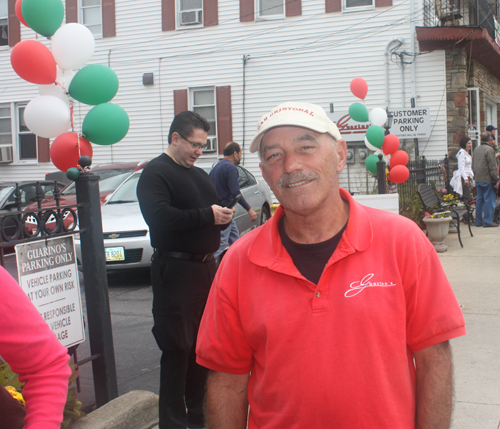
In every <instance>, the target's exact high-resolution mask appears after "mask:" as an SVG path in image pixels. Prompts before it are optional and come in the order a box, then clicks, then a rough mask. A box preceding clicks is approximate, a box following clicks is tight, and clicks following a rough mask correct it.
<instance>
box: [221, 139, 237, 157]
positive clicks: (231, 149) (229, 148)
mask: <svg viewBox="0 0 500 429" xmlns="http://www.w3.org/2000/svg"><path fill="white" fill-rule="evenodd" d="M240 150H241V147H240V145H239V144H238V143H236V142H229V143H228V144H227V145H226V147H225V148H224V152H223V154H224V156H231V155H232V154H233V153H235V152H239V151H240Z"/></svg>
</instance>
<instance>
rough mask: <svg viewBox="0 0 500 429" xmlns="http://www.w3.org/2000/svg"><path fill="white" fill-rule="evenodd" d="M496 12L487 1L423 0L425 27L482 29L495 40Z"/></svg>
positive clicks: (494, 7)
mask: <svg viewBox="0 0 500 429" xmlns="http://www.w3.org/2000/svg"><path fill="white" fill-rule="evenodd" d="M497 13H498V11H497V10H496V6H494V5H493V6H492V5H490V4H489V3H488V1H487V0H425V1H424V26H425V27H443V26H454V27H482V28H486V29H487V30H488V33H489V34H490V36H491V37H492V38H493V39H495V17H496V16H497Z"/></svg>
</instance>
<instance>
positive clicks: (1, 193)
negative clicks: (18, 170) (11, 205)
mask: <svg viewBox="0 0 500 429" xmlns="http://www.w3.org/2000/svg"><path fill="white" fill-rule="evenodd" d="M13 189H14V186H7V187H5V188H1V189H0V201H2V200H3V199H4V198H5V197H6V196H7V195H9V194H10V193H11V192H12V190H13Z"/></svg>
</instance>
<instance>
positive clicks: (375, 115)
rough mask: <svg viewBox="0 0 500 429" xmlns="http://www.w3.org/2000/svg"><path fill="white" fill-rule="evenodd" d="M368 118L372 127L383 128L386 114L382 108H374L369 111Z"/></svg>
mask: <svg viewBox="0 0 500 429" xmlns="http://www.w3.org/2000/svg"><path fill="white" fill-rule="evenodd" d="M369 118H370V122H371V123H372V124H373V125H378V126H379V127H383V126H384V125H385V123H386V122H387V113H386V111H385V110H384V109H382V107H375V108H374V109H372V110H371V112H370V115H369Z"/></svg>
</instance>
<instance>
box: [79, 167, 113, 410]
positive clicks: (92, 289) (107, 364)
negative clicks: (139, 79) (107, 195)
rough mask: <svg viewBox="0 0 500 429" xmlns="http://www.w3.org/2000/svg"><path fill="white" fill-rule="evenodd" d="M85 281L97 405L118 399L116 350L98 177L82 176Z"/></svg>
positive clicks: (81, 238)
mask: <svg viewBox="0 0 500 429" xmlns="http://www.w3.org/2000/svg"><path fill="white" fill-rule="evenodd" d="M76 200H77V203H78V204H82V205H81V206H79V208H78V218H79V224H80V231H81V232H80V243H81V248H82V267H83V281H84V283H85V299H86V302H87V319H88V324H89V337H90V338H89V339H90V352H91V354H92V355H93V356H96V359H94V360H93V361H92V372H93V375H94V392H95V400H96V406H97V407H101V406H102V405H104V404H106V403H107V402H109V401H111V400H112V399H114V398H116V397H118V383H117V379H116V364H115V351H114V348H113V332H112V329H111V312H110V309H109V295H108V278H107V275H106V261H105V256H104V245H103V241H102V219H101V205H100V201H99V176H96V175H95V174H93V173H83V174H81V175H80V177H79V178H78V179H77V180H76Z"/></svg>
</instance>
